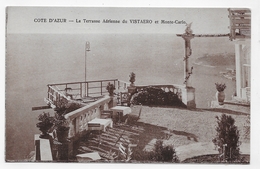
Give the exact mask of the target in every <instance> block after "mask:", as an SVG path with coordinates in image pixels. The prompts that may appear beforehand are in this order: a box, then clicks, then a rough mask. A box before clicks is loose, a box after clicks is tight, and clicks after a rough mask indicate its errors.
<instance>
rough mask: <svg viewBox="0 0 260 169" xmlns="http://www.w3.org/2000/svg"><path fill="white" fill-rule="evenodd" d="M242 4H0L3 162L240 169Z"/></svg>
mask: <svg viewBox="0 0 260 169" xmlns="http://www.w3.org/2000/svg"><path fill="white" fill-rule="evenodd" d="M251 12H252V11H251V9H250V8H247V7H245V8H241V7H239V8H233V7H230V8H228V7H227V8H177V7H176V8H173V7H12V6H9V7H7V8H6V112H5V115H6V129H5V130H6V131H5V132H6V138H5V140H6V143H5V160H6V162H83V163H89V162H92V163H93V162H94V163H118V162H120V163H166V164H191V163H192V164H194V163H195V164H250V155H251V153H250V126H251V123H250V121H251V120H250V119H251V116H250V107H251V104H250V103H251V23H252V22H251Z"/></svg>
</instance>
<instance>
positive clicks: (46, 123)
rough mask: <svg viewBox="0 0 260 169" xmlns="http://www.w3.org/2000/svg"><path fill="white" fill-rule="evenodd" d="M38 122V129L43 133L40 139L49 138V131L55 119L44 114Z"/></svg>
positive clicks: (48, 114)
mask: <svg viewBox="0 0 260 169" xmlns="http://www.w3.org/2000/svg"><path fill="white" fill-rule="evenodd" d="M38 120H39V121H40V122H38V123H37V124H36V127H38V128H39V130H40V131H41V134H40V138H46V139H48V138H49V134H48V133H49V130H50V129H51V127H52V126H53V122H54V118H53V117H51V116H50V113H45V112H43V113H42V114H40V115H39V116H38Z"/></svg>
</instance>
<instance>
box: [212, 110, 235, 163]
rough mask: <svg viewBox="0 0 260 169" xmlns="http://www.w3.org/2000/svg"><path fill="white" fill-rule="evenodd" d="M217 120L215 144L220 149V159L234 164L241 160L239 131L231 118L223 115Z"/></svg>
mask: <svg viewBox="0 0 260 169" xmlns="http://www.w3.org/2000/svg"><path fill="white" fill-rule="evenodd" d="M216 119H217V124H218V125H217V127H216V131H217V134H216V138H215V139H214V140H215V144H217V146H218V147H219V153H220V158H221V159H222V160H223V161H228V162H234V161H236V160H238V159H239V155H240V154H239V145H240V142H239V131H238V129H237V126H235V120H234V119H233V118H232V117H231V116H227V115H225V114H222V115H221V117H220V118H219V117H218V116H216Z"/></svg>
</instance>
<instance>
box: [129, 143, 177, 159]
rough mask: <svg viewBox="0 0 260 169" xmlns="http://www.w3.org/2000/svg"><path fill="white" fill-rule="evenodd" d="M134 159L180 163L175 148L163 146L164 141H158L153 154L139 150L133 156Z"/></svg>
mask: <svg viewBox="0 0 260 169" xmlns="http://www.w3.org/2000/svg"><path fill="white" fill-rule="evenodd" d="M133 159H134V160H137V161H143V162H145V161H150V162H151V161H156V162H174V163H177V162H179V159H178V156H177V155H176V152H175V149H174V148H173V146H169V145H167V146H163V141H162V140H157V141H156V143H155V145H154V149H153V151H151V152H146V151H142V150H140V149H137V150H136V151H135V152H134V154H133Z"/></svg>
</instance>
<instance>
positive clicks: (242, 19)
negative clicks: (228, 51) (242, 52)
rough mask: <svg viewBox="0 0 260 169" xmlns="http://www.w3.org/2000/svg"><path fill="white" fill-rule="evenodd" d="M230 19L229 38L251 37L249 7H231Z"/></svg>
mask: <svg viewBox="0 0 260 169" xmlns="http://www.w3.org/2000/svg"><path fill="white" fill-rule="evenodd" d="M228 11H229V16H228V17H229V19H230V27H229V29H230V39H231V40H234V39H237V38H250V37H251V11H250V9H238V8H231V9H228Z"/></svg>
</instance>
